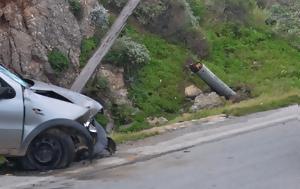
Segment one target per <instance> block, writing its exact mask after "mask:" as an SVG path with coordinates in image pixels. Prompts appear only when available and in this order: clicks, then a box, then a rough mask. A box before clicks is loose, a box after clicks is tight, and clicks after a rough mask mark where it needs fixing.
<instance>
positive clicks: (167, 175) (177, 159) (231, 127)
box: [0, 106, 300, 189]
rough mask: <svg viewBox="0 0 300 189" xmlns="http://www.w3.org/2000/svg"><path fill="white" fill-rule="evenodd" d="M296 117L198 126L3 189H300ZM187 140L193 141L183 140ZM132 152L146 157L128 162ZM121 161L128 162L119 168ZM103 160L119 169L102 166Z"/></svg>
mask: <svg viewBox="0 0 300 189" xmlns="http://www.w3.org/2000/svg"><path fill="white" fill-rule="evenodd" d="M289 115H293V116H290V117H289ZM298 115H299V107H298V106H294V107H291V108H286V109H283V110H274V111H271V112H267V113H259V114H253V115H250V116H246V117H242V118H237V119H231V120H228V121H225V122H220V123H214V124H211V125H210V124H208V125H204V126H203V127H202V126H200V125H198V126H197V125H195V127H194V128H189V129H184V130H177V131H175V132H174V133H173V134H170V136H158V137H154V138H152V139H147V140H144V141H140V142H138V143H139V144H136V143H133V144H131V145H129V146H131V147H129V146H127V147H124V146H123V147H121V148H122V149H121V151H120V152H119V154H117V156H116V157H114V158H108V159H106V160H100V161H99V162H98V163H95V164H92V165H91V166H88V165H87V166H81V167H75V168H73V169H71V170H67V171H61V172H58V173H55V172H54V173H53V174H52V173H50V175H49V174H48V173H46V174H32V175H26V173H25V174H24V173H23V174H21V175H16V176H2V177H0V188H14V189H15V188H18V189H19V188H22V189H23V188H33V189H35V188H43V189H44V188H45V189H54V188H56V189H65V188H75V189H76V188H78V189H81V188H88V189H101V188H103V189H169V188H170V189H182V188H189V189H200V188H201V189H268V188H271V189H282V188H284V189H295V188H299V186H300V148H299V147H300V122H299V118H298ZM285 117H286V118H288V119H284V118H285ZM293 117H294V118H293ZM264 120H265V123H264V124H263V122H264ZM271 121H273V122H274V123H273V124H270V123H271ZM266 123H267V124H266ZM191 132H192V133H191ZM171 135H174V136H171ZM186 136H188V137H189V138H191V140H190V141H189V140H188V141H185V140H186V139H187V138H186ZM194 141H196V142H197V143H192V142H194ZM180 144H182V145H184V146H181V145H180ZM155 148H156V149H157V150H154V149H155ZM163 150H166V151H163ZM150 151H153V156H150V153H149V152H150ZM134 153H136V155H137V156H138V155H140V154H144V155H145V156H142V157H144V158H140V159H136V160H134V161H129V159H131V158H130V157H131V156H133V155H132V154H134ZM122 157H123V158H124V157H126V158H125V159H127V160H128V161H125V162H124V163H125V164H124V163H123V164H122V163H121V164H118V163H117V162H118V161H120V159H121V160H122ZM132 159H134V157H133V158H132ZM105 161H108V162H110V163H111V165H116V166H110V167H107V168H104V167H105V166H104V165H105V163H103V162H105Z"/></svg>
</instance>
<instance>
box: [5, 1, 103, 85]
mask: <svg viewBox="0 0 300 189" xmlns="http://www.w3.org/2000/svg"><path fill="white" fill-rule="evenodd" d="M82 6H83V7H84V14H83V18H82V19H81V20H80V21H78V20H77V19H76V18H75V16H74V15H73V13H72V12H71V11H70V7H69V3H68V1H66V0H55V1H53V0H4V1H3V0H2V1H1V2H0V47H1V48H0V63H1V64H4V65H6V66H8V67H10V68H13V69H14V70H16V71H17V72H19V73H23V74H25V75H26V76H28V77H33V78H35V79H42V80H48V79H50V80H51V77H49V76H51V75H53V70H52V68H51V66H50V64H49V63H48V53H49V52H50V51H52V50H53V49H57V50H59V51H60V52H62V53H63V54H65V55H66V56H67V57H68V58H69V60H70V63H71V64H70V65H69V69H68V70H67V71H66V72H65V73H63V74H60V75H59V77H58V78H57V75H56V74H55V77H53V78H52V79H53V80H54V81H53V82H55V83H59V84H61V85H63V86H68V85H69V84H70V83H71V82H72V81H73V79H74V78H75V77H76V73H77V72H78V68H79V56H80V45H81V40H82V38H83V37H84V36H85V35H86V36H88V35H92V33H93V27H94V26H93V25H92V24H91V21H90V20H91V16H90V15H91V12H92V10H97V9H99V7H100V5H99V4H98V1H97V0H85V1H82Z"/></svg>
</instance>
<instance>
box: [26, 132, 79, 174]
mask: <svg viewBox="0 0 300 189" xmlns="http://www.w3.org/2000/svg"><path fill="white" fill-rule="evenodd" d="M74 157H75V147H74V142H73V140H72V138H71V136H69V135H67V134H66V133H65V132H63V131H60V130H57V129H52V130H49V131H47V132H45V133H43V134H41V135H39V136H38V137H37V138H35V139H34V140H33V141H32V142H31V144H30V146H29V148H28V150H27V154H26V156H25V157H23V158H22V159H21V165H22V167H23V168H24V169H26V170H41V171H45V170H53V169H62V168H66V167H68V166H69V165H70V164H71V163H72V162H73V160H74Z"/></svg>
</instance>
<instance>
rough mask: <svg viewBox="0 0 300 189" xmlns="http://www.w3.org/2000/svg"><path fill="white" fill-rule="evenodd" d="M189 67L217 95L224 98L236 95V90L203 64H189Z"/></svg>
mask: <svg viewBox="0 0 300 189" xmlns="http://www.w3.org/2000/svg"><path fill="white" fill-rule="evenodd" d="M190 69H191V70H192V72H194V73H196V74H198V75H199V76H200V78H201V79H202V80H203V81H204V82H205V83H206V84H207V85H208V86H210V87H211V88H212V90H214V91H215V92H217V93H218V94H219V95H221V96H224V97H226V99H230V98H232V97H234V96H236V95H237V94H236V92H234V91H233V90H232V89H231V88H230V87H229V86H228V85H226V84H225V83H224V82H223V81H222V80H221V79H220V78H218V77H217V76H216V75H215V74H214V73H213V72H212V71H210V70H209V69H208V68H207V67H206V66H205V65H204V64H191V65H190Z"/></svg>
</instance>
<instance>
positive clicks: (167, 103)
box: [127, 28, 190, 115]
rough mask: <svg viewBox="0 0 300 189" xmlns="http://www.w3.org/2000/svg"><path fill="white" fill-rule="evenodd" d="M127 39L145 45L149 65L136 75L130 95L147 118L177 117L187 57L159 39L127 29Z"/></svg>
mask: <svg viewBox="0 0 300 189" xmlns="http://www.w3.org/2000/svg"><path fill="white" fill-rule="evenodd" d="M127 35H129V36H130V37H132V38H133V39H134V40H136V41H138V42H140V43H142V44H144V45H145V46H146V47H147V48H148V50H149V51H150V55H151V61H150V63H149V64H147V65H145V66H144V67H143V68H142V69H141V70H139V73H138V79H137V80H136V81H135V82H134V83H133V85H132V87H131V90H130V95H131V98H132V99H133V100H134V102H135V103H136V105H137V106H138V107H139V108H141V109H142V110H143V111H144V112H145V114H146V115H161V114H170V113H176V112H177V111H178V110H179V109H180V108H181V106H182V104H183V102H184V93H183V90H182V89H183V84H184V82H185V79H186V77H187V76H186V74H185V73H184V64H185V62H186V60H187V58H188V56H189V55H190V53H189V52H188V51H187V50H185V49H184V48H182V47H180V46H177V45H174V44H170V43H168V42H167V41H165V40H163V39H161V38H160V37H159V36H156V35H152V34H149V33H142V34H141V33H139V32H136V31H135V30H134V29H132V28H131V29H128V30H127Z"/></svg>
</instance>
